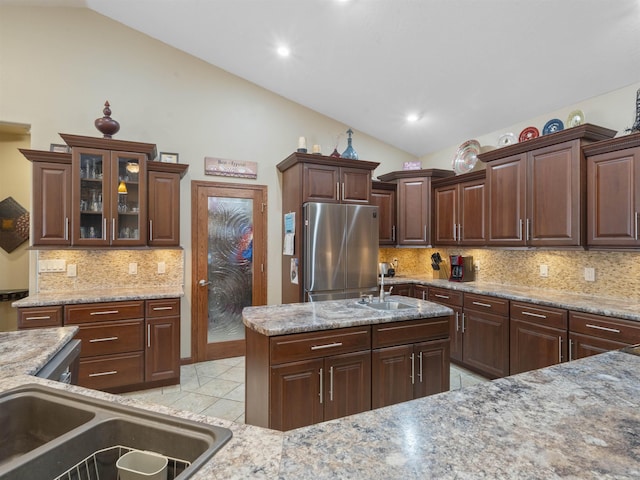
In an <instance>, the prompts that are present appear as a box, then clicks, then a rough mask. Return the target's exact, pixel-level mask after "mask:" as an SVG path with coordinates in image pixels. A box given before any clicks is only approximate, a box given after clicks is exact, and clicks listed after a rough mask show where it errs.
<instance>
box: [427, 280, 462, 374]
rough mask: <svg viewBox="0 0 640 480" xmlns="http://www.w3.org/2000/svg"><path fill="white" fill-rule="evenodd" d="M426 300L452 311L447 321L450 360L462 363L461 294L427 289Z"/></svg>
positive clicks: (436, 288) (453, 291) (440, 289)
mask: <svg viewBox="0 0 640 480" xmlns="http://www.w3.org/2000/svg"><path fill="white" fill-rule="evenodd" d="M428 295H429V296H428V300H429V301H430V302H434V303H439V304H441V305H446V306H447V307H449V308H451V309H452V310H453V315H452V316H451V318H450V319H449V339H450V342H449V352H450V355H451V359H452V360H454V361H456V362H457V363H462V345H463V341H464V339H463V332H462V305H463V294H462V292H456V291H455V290H448V289H445V288H439V287H429V294H428Z"/></svg>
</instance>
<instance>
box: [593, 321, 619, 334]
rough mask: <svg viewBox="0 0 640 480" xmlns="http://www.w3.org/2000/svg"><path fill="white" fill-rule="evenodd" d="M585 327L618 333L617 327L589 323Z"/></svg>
mask: <svg viewBox="0 0 640 480" xmlns="http://www.w3.org/2000/svg"><path fill="white" fill-rule="evenodd" d="M587 327H589V328H595V329H596V330H604V331H605V332H611V333H620V330H618V329H617V328H608V327H601V326H600V325H591V324H590V323H587Z"/></svg>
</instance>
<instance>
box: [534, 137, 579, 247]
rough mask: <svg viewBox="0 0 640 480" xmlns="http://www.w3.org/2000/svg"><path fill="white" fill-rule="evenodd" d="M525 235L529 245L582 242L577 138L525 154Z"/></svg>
mask: <svg viewBox="0 0 640 480" xmlns="http://www.w3.org/2000/svg"><path fill="white" fill-rule="evenodd" d="M527 162H528V164H527V169H528V172H527V189H528V194H527V216H526V224H525V237H526V238H527V241H528V244H529V245H532V246H545V245H553V246H577V245H580V244H581V241H582V220H581V210H582V205H581V199H582V187H581V170H582V162H581V153H580V141H579V140H573V141H571V142H565V143H561V144H558V145H552V146H550V147H546V148H541V149H539V150H534V151H532V152H529V153H528V160H527Z"/></svg>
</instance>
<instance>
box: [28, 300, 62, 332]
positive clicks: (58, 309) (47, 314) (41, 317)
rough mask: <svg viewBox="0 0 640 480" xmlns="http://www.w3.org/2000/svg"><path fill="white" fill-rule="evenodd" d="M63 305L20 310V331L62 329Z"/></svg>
mask: <svg viewBox="0 0 640 480" xmlns="http://www.w3.org/2000/svg"><path fill="white" fill-rule="evenodd" d="M61 326H62V305H58V306H53V307H29V308H19V309H18V329H19V330H22V329H25V328H42V327H61Z"/></svg>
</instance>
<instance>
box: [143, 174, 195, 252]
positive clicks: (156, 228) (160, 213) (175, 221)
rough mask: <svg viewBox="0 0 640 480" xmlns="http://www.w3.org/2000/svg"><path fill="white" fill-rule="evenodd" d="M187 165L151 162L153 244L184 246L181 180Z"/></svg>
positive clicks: (150, 207) (150, 187)
mask: <svg viewBox="0 0 640 480" xmlns="http://www.w3.org/2000/svg"><path fill="white" fill-rule="evenodd" d="M187 168H188V166H187V165H181V164H179V163H161V162H149V163H148V170H149V174H148V190H149V193H148V217H149V228H148V232H149V238H148V240H147V243H148V245H149V246H152V247H170V246H179V245H180V180H181V179H182V177H183V176H184V174H185V173H186V171H187Z"/></svg>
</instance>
